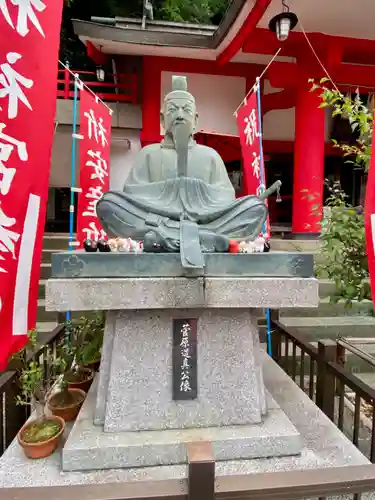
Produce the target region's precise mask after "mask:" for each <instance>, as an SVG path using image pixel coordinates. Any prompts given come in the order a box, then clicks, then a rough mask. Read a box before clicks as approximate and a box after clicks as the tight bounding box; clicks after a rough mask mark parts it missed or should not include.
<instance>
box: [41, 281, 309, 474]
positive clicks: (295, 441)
mask: <svg viewBox="0 0 375 500" xmlns="http://www.w3.org/2000/svg"><path fill="white" fill-rule="evenodd" d="M317 304H318V285H317V282H316V280H315V279H313V278H264V279H262V278H238V277H236V278H233V277H232V278H229V277H228V278H214V277H199V278H181V277H179V278H115V279H106V278H92V279H82V278H80V279H78V278H77V279H74V278H71V279H69V278H68V279H52V280H49V282H48V284H47V300H46V308H47V309H48V310H55V311H56V310H58V311H66V310H71V311H74V310H80V311H82V310H92V309H96V310H108V311H109V312H108V313H107V322H106V329H105V339H104V346H103V358H102V363H101V369H100V374H99V380H98V381H97V387H96V386H95V387H94V388H93V390H92V393H91V394H90V396H89V398H88V399H87V401H86V403H85V405H84V407H83V409H82V411H81V414H80V416H79V418H78V420H77V422H76V423H75V425H74V427H73V430H72V433H71V435H70V437H69V439H68V441H67V443H66V445H65V447H64V450H63V469H64V470H65V471H74V470H91V469H106V468H122V467H124V468H131V467H139V466H155V465H173V464H180V463H185V462H186V443H187V442H191V441H200V440H205V441H206V440H209V441H211V442H212V445H213V452H214V457H215V460H217V461H222V460H224V461H225V460H238V459H252V458H260V457H270V456H274V457H279V456H288V455H297V454H299V453H300V451H301V449H302V442H301V439H300V436H299V433H298V431H297V430H296V429H295V427H294V426H293V424H292V423H291V422H290V421H289V419H288V418H287V417H286V415H285V414H284V412H283V411H282V410H281V409H280V407H279V406H278V405H277V404H276V403H275V401H274V400H273V399H272V397H271V396H270V395H268V394H267V392H266V390H265V387H264V382H263V374H262V368H261V354H260V347H259V337H258V330H257V324H256V317H257V311H256V309H260V308H264V307H274V308H279V307H309V306H311V307H314V306H316V305H317ZM178 318H184V319H187V318H193V319H195V320H196V321H197V397H196V398H195V399H192V400H184V401H181V400H177V401H176V400H174V399H173V398H172V333H173V321H174V320H176V319H178Z"/></svg>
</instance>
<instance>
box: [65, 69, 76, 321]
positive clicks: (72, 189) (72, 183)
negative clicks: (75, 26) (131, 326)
mask: <svg viewBox="0 0 375 500" xmlns="http://www.w3.org/2000/svg"><path fill="white" fill-rule="evenodd" d="M78 87H79V85H78V75H77V74H75V75H74V98H73V134H72V162H71V179H70V206H69V251H70V252H71V251H72V250H73V243H74V242H73V239H74V193H75V182H76V181H75V169H76V151H77V104H78ZM70 320H71V314H70V311H67V313H66V321H70Z"/></svg>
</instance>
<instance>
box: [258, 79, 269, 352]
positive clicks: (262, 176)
mask: <svg viewBox="0 0 375 500" xmlns="http://www.w3.org/2000/svg"><path fill="white" fill-rule="evenodd" d="M256 93H257V102H258V131H259V156H260V158H259V160H260V182H261V185H262V186H264V187H263V188H262V192H264V191H265V186H266V174H265V166H264V156H263V127H262V109H261V102H260V78H257V79H256ZM262 229H263V234H264V235H265V234H266V233H267V226H266V223H265V222H264V223H263V228H262ZM266 322H267V353H268V354H269V356H271V357H272V342H271V341H272V330H271V310H270V309H269V308H267V309H266Z"/></svg>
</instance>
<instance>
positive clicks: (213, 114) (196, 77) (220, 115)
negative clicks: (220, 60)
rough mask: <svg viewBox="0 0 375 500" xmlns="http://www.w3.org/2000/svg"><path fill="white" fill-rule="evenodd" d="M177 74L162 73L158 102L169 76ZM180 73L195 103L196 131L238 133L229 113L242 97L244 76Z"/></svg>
mask: <svg viewBox="0 0 375 500" xmlns="http://www.w3.org/2000/svg"><path fill="white" fill-rule="evenodd" d="M181 74H182V73H170V72H166V71H163V72H162V75H161V90H162V101H161V105H162V103H163V100H164V96H165V94H167V93H168V92H170V91H171V87H172V76H173V75H181ZM183 75H184V76H186V77H187V81H188V90H189V91H190V92H191V93H192V94H193V95H194V97H195V99H196V102H197V109H198V114H199V123H198V130H204V131H205V132H218V133H221V134H232V135H238V131H237V124H236V119H235V117H234V116H233V112H234V111H235V109H236V108H237V106H238V105H239V103H240V102H241V101H242V99H243V98H244V96H245V90H246V79H245V78H241V77H236V76H220V75H200V74H196V73H184V74H183ZM161 133H163V131H161Z"/></svg>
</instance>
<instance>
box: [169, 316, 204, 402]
mask: <svg viewBox="0 0 375 500" xmlns="http://www.w3.org/2000/svg"><path fill="white" fill-rule="evenodd" d="M172 355H173V372H172V377H173V382H172V384H173V399H174V400H176V401H179V400H188V399H196V398H197V397H198V373H197V372H198V368H197V320H196V319H174V320H173V352H172Z"/></svg>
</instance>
